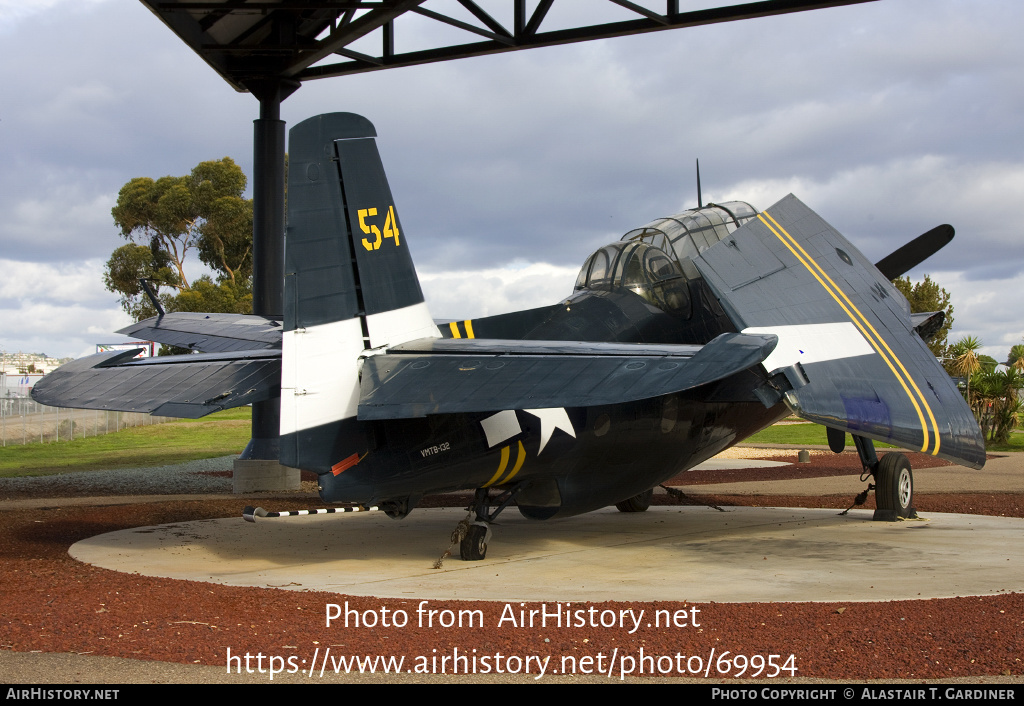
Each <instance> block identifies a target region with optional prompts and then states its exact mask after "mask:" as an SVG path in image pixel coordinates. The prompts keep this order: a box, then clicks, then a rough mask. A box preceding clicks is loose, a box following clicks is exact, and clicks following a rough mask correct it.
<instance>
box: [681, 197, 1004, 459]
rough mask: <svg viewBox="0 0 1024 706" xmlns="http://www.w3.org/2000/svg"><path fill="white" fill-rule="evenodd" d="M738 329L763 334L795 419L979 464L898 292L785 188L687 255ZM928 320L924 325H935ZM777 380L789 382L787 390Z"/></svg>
mask: <svg viewBox="0 0 1024 706" xmlns="http://www.w3.org/2000/svg"><path fill="white" fill-rule="evenodd" d="M694 264H696V266H697V269H698V270H700V273H701V275H702V276H703V277H704V279H705V280H706V282H707V283H708V284H709V286H711V288H712V289H713V290H714V292H715V294H716V296H717V297H718V299H719V300H720V301H721V303H722V305H723V307H724V308H725V309H726V311H727V313H728V315H729V317H730V319H732V321H733V323H734V324H735V326H736V327H737V329H739V330H740V331H743V332H745V333H754V332H757V333H774V334H776V335H777V336H778V337H779V345H778V347H777V348H776V350H775V352H774V354H773V355H772V356H771V357H770V358H769V359H768V360H766V361H765V363H764V365H765V368H766V369H767V371H768V372H769V373H778V372H785V373H786V375H785V378H786V380H787V384H786V385H781V386H780V389H779V392H780V394H781V397H782V399H784V400H785V401H786V403H787V404H788V405H789V406H790V408H791V409H792V410H793V411H794V412H795V413H796V414H798V415H799V416H801V417H803V418H805V419H808V420H810V421H813V422H818V423H820V424H824V425H826V426H829V427H832V428H834V429H840V430H843V431H848V432H851V433H853V434H858V435H861V436H865V437H869V438H871V439H875V440H878V441H886V442H891V443H895V444H898V445H900V446H904V447H906V448H909V449H914V450H920V451H922V452H925V453H929V454H932V455H935V456H940V457H942V458H946V459H949V460H951V461H954V462H957V463H962V464H964V465H967V466H971V467H974V468H980V467H981V466H983V465H984V463H985V443H984V439H983V437H982V435H981V431H980V429H979V428H978V424H977V422H976V421H975V420H974V415H973V414H972V413H971V410H970V409H969V408H968V407H967V403H966V402H965V401H964V399H963V397H962V396H961V395H960V393H959V392H958V390H957V388H956V386H955V384H954V382H953V381H952V379H951V378H950V377H949V375H948V374H947V373H946V371H945V370H944V369H943V368H942V366H941V365H940V364H939V363H938V361H936V359H935V356H934V355H933V354H932V353H931V351H930V350H929V349H928V347H927V346H926V345H925V344H924V341H922V340H921V337H920V336H919V335H918V333H917V332H916V331H915V327H918V328H919V329H921V330H922V331H923V330H924V329H926V328H928V327H929V325H928V324H927V319H928V317H924V318H923V319H922V318H918V319H912V318H911V315H910V308H909V306H908V304H907V301H906V299H904V298H903V296H902V295H901V294H900V293H899V292H898V291H897V290H896V288H895V287H893V286H892V284H891V283H890V282H889V281H888V280H887V279H886V278H885V276H883V274H882V273H881V272H879V270H878V269H877V268H876V267H875V266H874V265H872V264H871V263H870V262H868V261H867V260H866V259H865V258H864V256H863V255H861V254H860V253H859V252H858V251H857V249H856V248H854V247H853V245H851V244H850V242H849V241H847V240H846V238H844V237H843V236H842V235H840V234H839V232H838V231H836V230H835V229H834V228H832V226H830V225H829V224H828V223H826V222H825V221H824V220H823V219H822V218H821V217H820V216H818V215H817V214H816V213H814V212H813V211H811V210H810V209H809V208H807V206H805V205H804V204H803V203H802V202H800V201H799V200H798V199H797V198H796V197H794V196H792V195H790V196H787V197H786V198H784V199H783V200H782V201H779V202H778V203H777V204H775V205H774V206H772V207H770V208H768V209H767V210H765V211H763V212H762V213H761V214H760V215H759V216H758V217H757V218H756V219H753V220H751V221H750V222H748V223H747V224H745V225H744V226H743V227H742V228H740V229H739V230H737V231H736V232H734V233H732V234H731V235H730V236H729V237H727V238H726V239H724V240H722V241H721V242H720V243H718V244H716V245H714V246H712V247H711V248H708V249H707V250H705V251H704V252H703V253H702V254H701V255H700V256H699V257H697V258H695V259H694ZM934 323H935V322H934V321H933V322H932V324H931V325H934ZM787 388H788V389H787Z"/></svg>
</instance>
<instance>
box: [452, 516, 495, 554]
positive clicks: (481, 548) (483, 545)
mask: <svg viewBox="0 0 1024 706" xmlns="http://www.w3.org/2000/svg"><path fill="white" fill-rule="evenodd" d="M488 534H490V531H489V530H488V529H487V526H486V525H482V524H480V525H477V524H473V525H470V526H469V529H468V530H467V531H466V536H465V537H463V538H462V541H461V542H459V555H460V556H461V557H462V560H463V561H480V560H481V559H483V558H484V557H485V556H487V535H488Z"/></svg>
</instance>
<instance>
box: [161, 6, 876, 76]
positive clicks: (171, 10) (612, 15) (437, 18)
mask: <svg viewBox="0 0 1024 706" xmlns="http://www.w3.org/2000/svg"><path fill="white" fill-rule="evenodd" d="M870 1H872V0H761V1H760V2H746V3H738V4H733V5H721V4H720V0H704V2H701V1H700V0H686V1H685V2H683V3H680V0H657V1H655V0H647V1H646V2H645V3H644V4H640V3H637V2H630V1H629V0H588V1H587V2H585V3H581V2H574V3H570V4H565V3H558V4H556V3H555V2H554V0H539V1H538V0H531V1H530V2H527V0H489V1H488V0H362V1H356V0H142V2H143V4H145V5H146V6H147V7H149V8H150V9H151V10H152V11H153V12H154V13H155V14H156V15H157V16H159V17H160V19H161V20H163V22H164V23H165V24H167V26H168V27H170V28H171V29H172V30H173V31H174V32H175V34H177V35H178V36H179V37H180V38H181V39H182V40H183V41H184V42H185V43H186V44H188V45H189V46H190V47H191V48H192V49H193V50H194V51H195V52H196V53H197V54H199V56H201V57H202V58H203V59H204V60H205V61H206V62H207V63H208V64H210V66H212V67H213V68H214V70H216V71H217V73H219V74H220V75H221V76H222V77H223V78H224V79H225V80H226V81H227V82H228V83H230V84H231V85H232V86H234V87H235V89H236V90H239V91H252V92H254V93H259V89H260V87H261V86H262V85H263V83H264V82H265V81H267V80H268V79H270V80H272V81H274V82H275V83H277V84H280V82H282V81H283V82H286V83H290V84H292V85H294V86H295V87H297V86H298V85H299V84H300V83H301V82H302V81H306V80H309V79H315V78H327V77H330V76H342V75H345V74H354V73H362V72H365V71H378V70H381V69H389V68H396V67H399V66H413V65H416V64H425V63H431V62H436V61H447V60H449V59H459V58H465V57H471V56H482V55H485V54H495V53H499V52H508V51H517V50H519V49H529V48H533V47H544V46H553V45H556V44H567V43H571V42H581V41H586V40H590V39H601V38H606V37H616V36H623V35H629V34H639V33H643V32H655V31H659V30H665V29H675V28H680V27H692V26H695V25H704V24H713V23H717V22H729V21H732V20H741V19H748V18H754V17H766V16H770V15H779V14H785V13H790V12H801V11H803V10H814V9H820V8H825V7H834V6H840V5H853V4H857V3H862V2H870ZM681 4H682V5H686V6H689V7H691V8H692V7H693V6H695V5H704V7H702V8H700V9H687V10H686V11H681V9H680V5H681ZM645 5H646V6H645ZM653 6H658V7H660V8H662V9H661V11H657V10H653V9H651V7H653ZM485 7H487V8H489V10H490V11H487V10H485V9H484V8H485ZM442 29H443V30H444V31H440V30H442ZM254 89H255V90H254Z"/></svg>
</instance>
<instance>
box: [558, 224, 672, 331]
mask: <svg viewBox="0 0 1024 706" xmlns="http://www.w3.org/2000/svg"><path fill="white" fill-rule="evenodd" d="M581 289H589V290H592V291H614V290H620V289H626V290H629V291H631V292H633V293H634V294H637V295H639V296H641V297H643V298H644V299H646V300H647V301H648V302H649V303H651V304H653V305H654V306H656V307H658V308H659V309H663V310H666V311H679V310H686V312H687V314H688V310H689V292H688V291H687V287H686V279H685V278H684V277H683V271H682V270H681V269H680V267H679V263H678V262H676V261H675V260H674V259H673V258H672V257H670V256H669V255H668V254H667V253H666V252H665V251H664V250H662V249H660V248H657V247H654V246H653V245H649V244H647V243H642V242H623V241H619V242H618V243H612V244H611V245H606V246H604V247H603V248H601V249H600V250H598V251H597V252H595V253H594V254H593V255H591V256H590V257H589V258H588V259H587V261H586V262H585V263H584V264H583V268H582V269H581V270H580V274H579V277H577V278H576V290H577V291H579V290H581Z"/></svg>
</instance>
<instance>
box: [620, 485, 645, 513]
mask: <svg viewBox="0 0 1024 706" xmlns="http://www.w3.org/2000/svg"><path fill="white" fill-rule="evenodd" d="M653 497H654V488H650V489H649V490H645V491H644V492H642V493H638V494H637V495H634V496H633V497H631V498H626V499H625V500H623V501H622V502H621V503H615V507H616V508H618V510H619V512H644V511H645V510H647V508H649V507H650V506H651V498H653Z"/></svg>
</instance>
